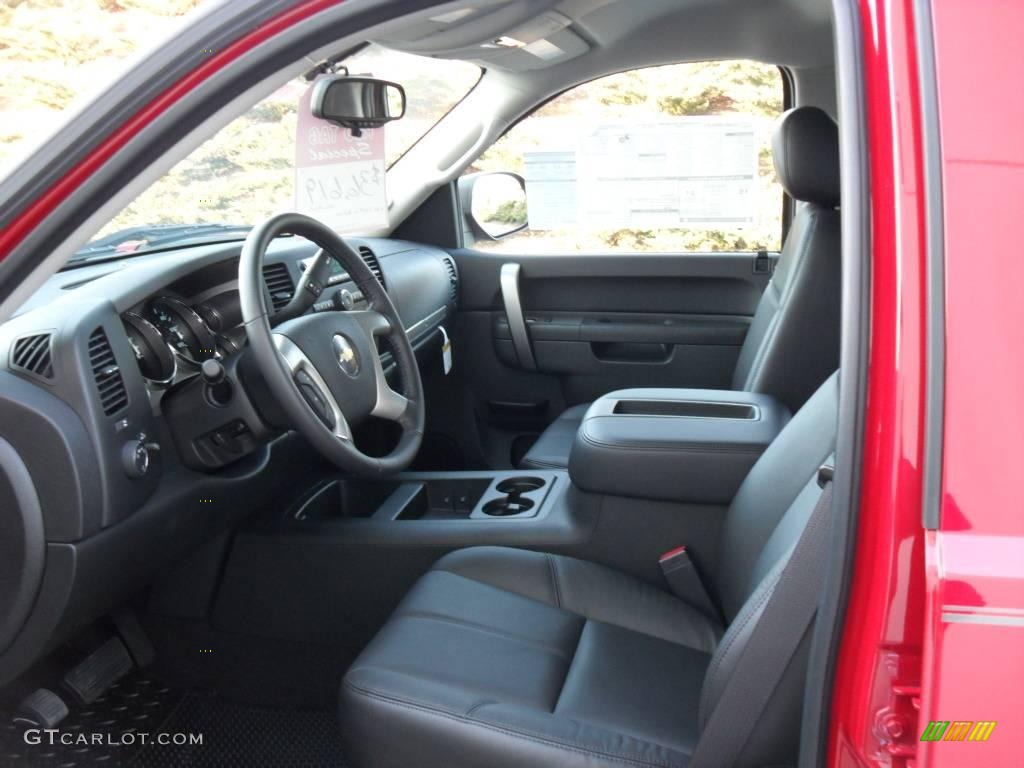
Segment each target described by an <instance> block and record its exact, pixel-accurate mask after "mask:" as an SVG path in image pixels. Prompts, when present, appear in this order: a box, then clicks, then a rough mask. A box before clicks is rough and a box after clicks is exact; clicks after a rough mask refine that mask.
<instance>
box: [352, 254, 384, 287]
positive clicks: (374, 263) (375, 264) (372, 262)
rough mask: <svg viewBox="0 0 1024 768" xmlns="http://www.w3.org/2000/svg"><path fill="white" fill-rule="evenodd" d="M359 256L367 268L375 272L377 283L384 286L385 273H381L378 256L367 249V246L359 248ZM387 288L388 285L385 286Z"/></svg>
mask: <svg viewBox="0 0 1024 768" xmlns="http://www.w3.org/2000/svg"><path fill="white" fill-rule="evenodd" d="M359 255H360V256H362V258H363V261H365V262H366V266H368V267H369V268H370V271H371V272H373V276H374V277H376V278H377V282H378V283H380V284H381V285H384V273H383V272H381V271H380V262H379V261H378V260H377V255H376V254H375V253H374V252H373V251H371V250H370V249H369V248H367V247H366V246H365V245H360V246H359ZM384 287H385V288H387V286H386V285H384Z"/></svg>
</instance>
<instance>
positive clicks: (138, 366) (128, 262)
mask: <svg viewBox="0 0 1024 768" xmlns="http://www.w3.org/2000/svg"><path fill="white" fill-rule="evenodd" d="M348 242H349V243H350V244H351V245H352V247H353V249H355V250H357V251H358V253H359V254H360V255H361V256H362V258H363V259H364V261H365V262H366V263H367V265H368V266H369V267H370V269H371V271H372V272H373V273H374V275H375V276H376V277H377V279H378V280H380V281H381V282H382V284H383V285H384V288H385V290H386V291H387V292H388V295H389V296H390V297H391V300H392V302H393V303H394V305H395V307H396V309H397V310H398V313H399V316H400V317H401V318H402V322H403V324H404V325H405V328H406V332H407V334H408V335H409V339H410V342H411V343H412V345H413V347H414V348H415V349H416V350H417V354H418V356H422V358H423V361H424V362H425V361H426V360H427V359H429V358H431V357H432V355H434V354H439V349H440V342H439V339H440V336H441V334H440V330H439V329H440V326H441V325H442V324H443V323H444V322H445V321H446V319H447V318H449V317H450V316H451V315H452V314H453V312H454V310H455V308H456V299H457V295H458V275H457V269H456V266H455V261H454V259H453V258H452V257H451V256H450V255H449V254H448V253H446V252H444V251H442V250H440V249H437V248H435V247H432V246H425V245H420V244H417V243H411V242H406V241H399V240H388V239H377V238H349V239H348ZM316 250H317V249H316V246H314V245H313V244H312V243H309V242H307V241H304V240H301V239H299V238H295V237H283V238H279V239H278V240H276V241H275V242H274V243H273V244H272V245H271V246H270V248H269V249H268V251H267V254H266V258H265V263H264V267H263V279H264V288H265V291H266V292H265V300H266V303H267V306H268V308H269V307H273V308H274V309H275V310H277V309H281V308H282V307H284V306H285V305H287V304H288V303H289V302H290V300H291V298H292V294H293V293H294V291H295V286H296V285H298V284H299V279H300V277H301V275H302V271H303V270H304V268H305V266H306V264H307V263H308V262H309V261H310V260H311V259H312V258H313V256H314V254H315V253H316ZM240 251H241V243H238V242H235V243H228V244H216V245H204V246H196V247H190V248H181V249H177V250H175V251H172V252H164V253H154V254H142V255H137V256H134V257H131V258H126V259H123V260H118V261H112V262H105V263H99V264H93V265H89V266H84V267H81V268H77V269H71V270H67V271H64V272H60V273H58V274H56V275H54V276H53V277H52V278H51V279H50V280H49V281H47V282H46V283H45V284H44V285H43V286H42V287H41V288H40V289H39V290H38V291H37V292H36V293H35V294H34V295H33V296H32V297H31V298H30V299H29V301H28V302H26V304H25V305H24V306H23V307H22V308H21V309H20V310H19V312H18V313H17V314H16V315H15V317H13V318H12V319H11V320H9V321H7V322H6V323H4V324H3V325H2V326H0V508H3V509H4V514H5V516H11V513H10V512H9V510H13V511H14V515H13V520H12V521H11V524H10V525H11V527H10V528H9V529H7V530H8V531H9V532H10V533H11V535H5V537H3V538H2V539H0V562H3V563H6V564H7V567H6V568H4V569H2V570H3V571H4V572H7V571H8V570H9V571H10V572H12V573H14V574H17V575H18V579H17V580H6V579H2V580H0V582H4V583H0V684H3V682H5V681H6V680H9V679H11V678H12V677H13V676H14V675H15V674H17V673H18V672H19V671H21V670H23V669H24V668H26V665H27V664H29V663H31V661H32V660H33V659H35V658H38V656H39V655H40V654H41V653H43V652H44V651H45V650H46V649H47V647H50V646H52V644H53V643H54V642H56V641H58V640H60V639H61V638H62V637H64V636H66V635H67V633H69V632H70V631H72V630H73V629H74V628H75V627H76V626H79V625H80V624H81V623H82V622H84V621H89V620H92V619H93V618H95V617H96V616H98V615H102V613H103V612H104V611H105V610H109V608H110V607H111V606H113V605H114V604H116V602H115V601H116V600H118V599H123V598H124V597H125V596H126V595H125V593H124V590H125V589H126V588H133V587H132V585H133V584H134V585H137V584H138V583H140V580H142V582H143V583H144V580H145V579H147V578H149V577H150V576H151V574H152V573H153V572H154V571H155V569H157V568H159V567H161V566H162V565H164V564H166V563H168V562H170V561H171V560H172V559H173V558H175V557H180V556H182V555H183V554H185V553H187V552H189V551H191V550H192V549H194V548H195V547H197V546H198V545H199V544H201V543H202V542H203V541H205V540H206V539H208V538H209V537H210V536H211V535H213V533H214V532H216V531H217V530H223V529H224V528H226V527H228V526H230V525H231V524H232V523H233V522H235V521H237V520H238V519H240V516H244V515H245V514H247V513H248V511H249V510H251V509H252V508H254V507H255V506H256V505H258V503H260V501H261V500H263V499H266V498H270V497H272V496H273V494H274V493H275V492H276V491H278V490H279V489H280V487H281V486H282V484H283V483H282V478H286V477H297V476H299V475H301V473H302V472H303V471H305V470H306V469H307V467H308V465H311V464H313V463H315V461H316V458H315V456H314V455H313V454H312V453H311V450H310V449H309V447H308V445H306V444H305V441H302V440H301V439H300V438H298V437H297V436H296V435H295V434H294V433H293V432H290V431H289V429H288V425H287V423H286V420H282V418H281V413H280V412H279V409H276V403H275V402H273V401H272V399H269V397H268V395H267V394H266V392H264V389H265V388H263V387H261V381H260V377H259V376H258V375H257V373H256V372H254V371H255V366H254V365H253V364H252V363H253V360H252V356H251V355H250V354H249V350H248V345H247V340H246V333H245V327H244V325H243V324H242V316H241V306H240V300H239V294H238V264H239V257H240ZM365 306H366V299H365V297H363V295H362V294H361V292H360V291H359V290H358V289H357V287H356V286H355V284H354V283H353V282H352V281H351V280H350V279H349V276H348V275H347V274H345V272H344V271H343V270H342V269H341V268H340V266H336V267H335V268H334V269H333V271H332V273H331V275H330V279H329V281H328V285H327V287H326V288H325V290H324V291H323V292H322V293H321V294H320V296H319V297H318V298H317V301H316V303H315V304H314V305H313V306H312V307H310V309H309V310H308V311H309V312H334V311H340V312H344V311H348V310H354V309H361V308H364V307H365ZM209 359H216V360H218V361H219V362H220V363H221V364H222V365H223V367H224V370H225V372H226V381H227V382H228V383H229V384H230V385H231V386H230V387H229V388H228V389H226V390H221V392H222V397H220V398H211V397H210V396H209V394H208V392H209V388H208V387H207V388H205V389H204V385H203V379H202V376H201V375H200V370H201V366H202V364H203V362H204V361H207V360H209ZM382 361H383V362H384V364H385V370H387V369H388V367H389V355H387V354H386V353H385V354H383V355H382ZM421 364H422V363H421ZM204 392H205V393H206V394H204ZM371 426H372V425H371ZM7 581H10V582H11V583H10V584H9V585H8V584H7V583H6V582H7Z"/></svg>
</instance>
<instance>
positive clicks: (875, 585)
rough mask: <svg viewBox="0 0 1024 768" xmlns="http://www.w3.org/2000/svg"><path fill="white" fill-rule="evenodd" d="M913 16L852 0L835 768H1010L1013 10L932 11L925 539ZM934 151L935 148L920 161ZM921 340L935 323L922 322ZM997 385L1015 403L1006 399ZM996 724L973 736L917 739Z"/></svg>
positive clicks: (1014, 578)
mask: <svg viewBox="0 0 1024 768" xmlns="http://www.w3.org/2000/svg"><path fill="white" fill-rule="evenodd" d="M912 5H913V4H912V3H910V2H904V3H899V2H896V3H883V2H873V1H871V0H866V1H865V2H863V3H862V20H863V24H864V28H863V37H862V39H863V43H864V51H863V56H864V62H865V70H864V86H865V97H866V106H867V135H868V140H869V147H870V149H869V156H870V158H871V160H870V176H871V214H872V222H873V224H872V234H871V252H872V265H871V333H870V367H869V371H868V403H867V419H866V424H865V430H864V445H863V461H864V464H863V474H862V485H861V507H860V528H859V532H858V537H857V544H856V555H855V557H856V561H855V565H854V577H853V582H852V589H851V593H850V603H849V606H848V612H847V619H846V628H845V631H844V635H843V645H842V648H841V653H840V659H839V664H838V667H837V676H836V679H835V687H834V699H833V717H832V723H831V744H830V765H831V766H836V767H837V768H838V767H839V766H842V767H843V768H848V767H851V766H875V765H892V766H912V765H916V766H928V767H929V768H954V767H955V768H962V767H964V766H1013V765H1020V764H1022V758H1021V757H1020V751H1019V746H1018V743H1017V735H1018V732H1017V728H1019V726H1020V723H1021V722H1024V693H1022V692H1021V683H1022V681H1024V514H1022V511H1024V492H1022V487H1024V486H1022V485H1021V483H1020V479H1019V475H1018V474H1017V473H1018V472H1020V471H1021V467H1022V465H1024V411H1022V410H1021V409H1019V408H1015V407H1013V405H1012V401H1011V399H1010V393H1011V392H1012V391H1013V389H1015V388H1016V387H1015V385H1016V383H1017V382H1019V381H1021V378H1022V376H1024V362H1022V360H1021V357H1020V356H1019V354H1015V353H1017V352H1019V350H1020V349H1021V348H1022V344H1021V342H1022V341H1024V332H1022V330H1021V329H1022V328H1024V301H1022V300H1021V298H1020V296H1019V292H1018V290H1017V288H1016V286H1015V285H1013V281H1012V280H1011V279H1010V276H1011V275H1012V274H1013V272H1012V270H1013V267H1014V262H1015V260H1016V259H1015V253H1014V250H1015V243H1014V242H1013V239H1014V233H1015V229H1016V226H1018V225H1019V223H1020V216H1021V212H1022V211H1024V143H1022V141H1021V137H1022V136H1024V100H1022V99H1021V91H1020V89H1019V88H1018V87H1016V85H1014V84H1019V83H1020V81H1021V78H1022V77H1024V56H1022V55H1021V48H1020V43H1019V34H1020V31H1021V29H1024V6H1022V5H1021V4H1020V3H1017V2H1012V0H1001V1H999V2H986V3H980V4H979V3H972V2H967V0H944V1H941V2H934V3H933V4H932V8H931V13H932V31H933V45H934V57H935V61H934V64H935V92H936V96H937V117H938V128H939V134H940V137H941V141H940V146H939V147H938V148H937V150H938V159H939V163H938V166H939V171H940V173H941V179H940V181H941V187H942V196H943V203H944V204H943V209H942V219H943V221H942V224H943V230H942V240H943V243H942V245H943V248H942V250H943V251H944V255H945V258H944V260H943V261H944V263H943V264H942V265H941V266H942V269H943V271H944V273H945V287H944V296H941V297H936V296H933V297H931V299H932V300H934V301H941V302H942V303H944V305H945V317H944V323H943V327H942V328H941V329H938V330H939V331H940V335H941V337H944V352H945V365H944V372H942V371H941V369H940V374H944V381H942V382H935V381H932V382H931V386H936V384H937V383H938V384H940V385H941V386H942V389H943V390H944V403H943V404H942V406H941V407H942V414H941V415H942V425H943V431H942V435H941V447H942V453H941V455H942V460H941V480H940V483H941V494H940V497H939V504H940V510H939V511H940V516H939V520H938V528H937V529H932V530H929V529H925V527H924V526H923V525H922V507H923V505H924V499H923V498H922V494H923V491H922V489H923V488H924V484H925V477H924V475H925V461H924V459H925V446H924V441H925V429H926V413H925V402H926V394H927V392H926V387H927V386H929V381H928V373H929V363H930V362H934V361H930V360H929V349H928V344H927V333H928V330H929V329H928V323H929V321H930V320H931V321H932V322H934V320H935V318H934V317H931V318H930V317H929V312H928V306H929V304H928V302H929V298H930V297H929V295H928V290H929V285H928V281H927V265H928V259H929V258H931V257H934V255H935V254H934V253H930V252H929V250H928V248H927V243H926V240H927V237H926V227H927V222H926V215H925V211H926V200H925V189H926V184H927V179H926V177H925V168H924V166H925V162H926V160H925V139H924V136H925V133H924V126H923V117H922V103H921V91H920V88H919V81H920V78H921V71H922V67H921V57H922V56H923V55H925V53H927V54H929V55H930V53H931V52H930V51H929V52H923V51H920V50H918V47H919V46H918V41H917V39H916V38H915V28H914V19H913V12H914V11H913V8H912ZM933 149H935V148H933ZM932 330H933V331H934V330H936V329H932ZM1004 388H1007V389H1008V391H1006V392H1004V391H1003V390H1004ZM933 720H939V721H957V720H960V721H979V720H980V721H996V723H997V727H996V728H995V729H994V730H993V733H992V736H991V737H990V738H989V739H988V741H985V742H956V741H938V742H928V741H921V740H920V739H921V736H922V732H923V731H924V729H925V727H926V725H927V724H928V723H929V722H930V721H933Z"/></svg>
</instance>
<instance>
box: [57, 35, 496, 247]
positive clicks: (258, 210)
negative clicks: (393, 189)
mask: <svg viewBox="0 0 1024 768" xmlns="http://www.w3.org/2000/svg"><path fill="white" fill-rule="evenodd" d="M342 63H343V64H344V65H345V67H346V68H347V69H348V71H349V73H350V74H353V75H357V74H363V75H373V76H375V77H380V78H383V79H385V80H391V81H394V82H397V83H400V84H402V85H403V86H404V88H405V92H406V99H407V105H406V114H405V116H404V117H403V118H402V119H401V120H397V121H394V122H392V123H389V124H388V125H386V126H385V127H383V128H378V129H376V131H366V132H364V138H363V142H362V144H361V145H360V146H361V147H362V146H363V145H365V148H366V155H367V157H366V159H365V160H364V161H363V165H360V164H359V163H349V164H348V166H346V169H347V171H348V172H347V173H345V174H344V177H345V178H344V181H345V183H346V184H349V185H350V187H351V188H349V187H346V188H344V189H341V188H340V187H339V188H338V191H337V192H335V188H334V185H336V184H340V183H341V182H340V181H339V179H340V176H339V173H338V169H339V168H341V167H342V166H341V165H339V164H334V165H331V166H323V165H320V166H317V167H315V168H303V167H301V166H302V158H303V157H304V156H305V154H306V153H307V152H308V149H309V147H308V144H309V143H310V142H311V141H312V142H313V143H316V141H318V140H322V139H318V137H321V136H323V135H326V134H328V133H329V134H333V135H334V136H335V137H337V136H340V134H341V133H343V134H344V136H343V137H342V138H343V140H344V141H352V139H351V138H350V136H349V134H348V133H347V132H345V131H343V129H340V128H335V127H334V126H331V125H330V124H325V125H326V129H327V130H320V129H317V128H310V126H309V120H307V118H305V117H304V118H303V119H302V120H300V119H299V104H300V102H301V101H302V99H303V96H304V95H308V94H307V92H308V90H309V88H310V82H309V81H307V80H305V79H303V78H298V79H296V80H293V81H291V82H289V83H287V84H285V85H284V86H282V87H281V88H279V89H278V90H277V91H275V92H274V93H273V94H271V95H270V96H269V97H267V98H266V99H264V100H263V101H261V102H260V103H258V104H257V105H255V106H254V107H252V108H251V109H250V110H249V111H248V112H246V113H245V114H244V115H242V116H241V117H239V118H237V119H235V120H233V121H232V122H231V123H229V124H228V125H226V126H225V127H224V128H222V129H221V130H220V131H219V132H218V133H217V135H216V136H214V137H213V138H211V139H210V140H208V141H207V142H205V143H204V144H203V145H202V146H200V147H199V148H198V149H196V150H195V151H193V152H192V154H190V155H189V156H188V157H187V158H185V159H184V160H182V161H181V162H180V163H178V164H177V165H176V166H175V167H174V168H172V169H171V170H170V172H169V173H167V174H165V175H164V176H163V177H162V178H160V179H159V180H158V181H157V182H156V183H155V184H153V186H151V187H150V188H149V189H147V190H146V191H145V192H144V193H143V194H142V195H140V196H139V197H137V198H136V199H135V200H134V201H133V202H132V203H131V204H130V205H128V206H127V207H126V208H124V209H123V210H122V211H121V212H120V213H119V214H117V216H115V217H114V218H113V219H112V220H111V221H110V222H109V223H108V224H107V225H106V226H105V227H103V229H101V230H100V231H99V232H98V233H97V234H96V235H95V237H94V238H93V239H92V240H90V241H89V243H87V244H86V245H85V246H84V247H83V248H81V249H80V250H79V251H78V253H77V254H76V255H75V257H73V258H72V260H71V263H73V262H75V261H79V262H81V261H83V260H86V259H92V258H101V257H103V256H105V255H110V254H126V253H140V252H143V251H151V250H155V249H159V248H166V247H176V246H180V245H185V244H192V243H196V242H211V241H218V240H232V239H242V238H244V237H245V234H246V231H247V230H248V228H249V227H250V226H251V225H252V224H254V223H256V222H258V221H260V220H262V219H264V218H266V217H268V216H272V215H274V214H276V213H281V212H283V211H290V210H299V211H300V212H304V213H310V214H311V215H316V216H318V218H321V219H323V220H325V222H326V223H328V224H330V225H331V226H333V227H335V228H336V229H338V230H339V231H343V232H359V231H361V229H362V230H363V231H366V230H368V229H371V228H374V227H379V226H381V225H382V224H386V223H387V220H386V216H387V199H386V185H385V183H384V180H385V176H386V173H385V169H387V168H390V167H391V166H392V165H393V164H394V163H395V162H397V161H398V160H399V159H400V158H401V156H402V155H403V154H404V153H405V152H406V151H407V150H408V149H409V148H410V147H411V146H412V145H413V144H415V143H416V141H418V140H419V139H420V137H421V136H423V134H425V133H426V132H427V131H429V130H430V129H431V128H432V127H433V126H434V125H435V124H436V123H437V122H438V120H440V119H441V118H442V117H444V115H445V114H447V112H448V111H449V110H451V108H452V107H454V106H455V105H456V104H457V103H458V102H459V101H460V100H461V99H462V98H463V97H464V96H465V95H466V94H467V93H468V92H469V91H470V90H471V89H472V88H473V86H474V85H476V83H477V82H478V80H479V79H480V75H481V70H480V68H479V67H477V66H475V65H473V64H468V63H466V62H461V61H448V60H441V59H432V58H427V57H424V56H415V55H411V54H405V53H397V52H395V51H391V50H388V49H386V48H382V47H380V46H377V45H368V46H366V47H364V48H362V49H361V50H360V51H359V52H358V53H357V54H356V55H354V56H351V57H349V58H348V59H346V60H345V61H344V62H342ZM339 132H340V133H339ZM297 136H303V137H306V138H304V139H302V144H301V145H299V142H298V140H297ZM310 136H312V138H310ZM338 140H342V139H338ZM374 153H375V154H374ZM297 159H298V160H299V162H298V163H297ZM332 173H333V175H330V174H332ZM297 179H298V183H297ZM371 183H372V186H371ZM313 193H315V194H316V198H317V199H316V200H313V198H312V194H313ZM353 196H357V197H358V201H357V202H358V205H354V204H349V203H351V201H352V198H353ZM341 201H345V203H346V205H342V204H341ZM316 205H319V206H320V208H317V207H316ZM310 206H313V207H312V208H311V207H310ZM346 207H347V208H349V209H350V210H349V211H348V212H346V211H344V210H341V209H342V208H346ZM335 211H336V212H337V213H339V214H340V216H339V217H338V218H335V219H333V220H332V218H331V216H330V215H328V214H330V213H333V212H335Z"/></svg>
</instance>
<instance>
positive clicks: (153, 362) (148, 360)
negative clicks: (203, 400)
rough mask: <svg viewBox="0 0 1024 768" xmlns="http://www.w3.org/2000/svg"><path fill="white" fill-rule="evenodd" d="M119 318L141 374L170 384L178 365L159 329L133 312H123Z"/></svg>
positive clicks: (162, 383)
mask: <svg viewBox="0 0 1024 768" xmlns="http://www.w3.org/2000/svg"><path fill="white" fill-rule="evenodd" d="M121 320H122V321H123V322H124V329H125V331H126V332H127V334H128V343H129V344H131V345H132V349H133V350H134V351H135V359H136V360H137V361H138V363H139V371H140V372H141V373H142V375H143V376H144V377H145V378H146V379H148V380H149V381H151V382H153V383H154V384H160V385H166V384H170V383H171V381H172V380H173V379H174V374H175V372H176V371H177V368H178V366H177V363H176V361H175V359H174V355H173V354H172V353H171V350H170V348H169V347H168V346H167V342H165V341H164V339H163V336H161V335H160V331H159V330H157V328H156V326H155V325H153V324H152V323H151V322H149V320H147V319H146V318H144V317H142V316H141V315H137V314H135V313H134V312H125V313H124V315H122V316H121Z"/></svg>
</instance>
